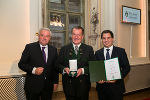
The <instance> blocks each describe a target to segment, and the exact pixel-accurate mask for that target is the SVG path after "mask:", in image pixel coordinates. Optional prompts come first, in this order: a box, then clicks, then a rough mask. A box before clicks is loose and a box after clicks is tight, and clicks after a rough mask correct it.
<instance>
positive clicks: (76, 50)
mask: <svg viewBox="0 0 150 100" xmlns="http://www.w3.org/2000/svg"><path fill="white" fill-rule="evenodd" d="M75 54H76V55H77V54H78V46H75Z"/></svg>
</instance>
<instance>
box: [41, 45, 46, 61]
mask: <svg viewBox="0 0 150 100" xmlns="http://www.w3.org/2000/svg"><path fill="white" fill-rule="evenodd" d="M44 49H45V47H42V53H43V58H44V61H45V63H46V53H45V51H44Z"/></svg>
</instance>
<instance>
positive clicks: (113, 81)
mask: <svg viewBox="0 0 150 100" xmlns="http://www.w3.org/2000/svg"><path fill="white" fill-rule="evenodd" d="M115 82H116V80H112V81H106V83H115Z"/></svg>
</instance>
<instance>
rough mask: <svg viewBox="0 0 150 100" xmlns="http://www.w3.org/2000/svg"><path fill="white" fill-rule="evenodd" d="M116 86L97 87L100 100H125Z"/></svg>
mask: <svg viewBox="0 0 150 100" xmlns="http://www.w3.org/2000/svg"><path fill="white" fill-rule="evenodd" d="M113 85H115V84H111V85H110V84H105V85H97V87H96V88H97V93H98V98H99V100H123V93H122V92H121V91H120V89H118V88H117V87H116V86H115V87H114V86H113Z"/></svg>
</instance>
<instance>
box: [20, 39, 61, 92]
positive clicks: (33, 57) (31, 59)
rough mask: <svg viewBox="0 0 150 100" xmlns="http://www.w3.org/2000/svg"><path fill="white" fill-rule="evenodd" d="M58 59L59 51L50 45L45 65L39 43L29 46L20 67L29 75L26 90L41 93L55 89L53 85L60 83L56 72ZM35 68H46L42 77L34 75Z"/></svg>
mask: <svg viewBox="0 0 150 100" xmlns="http://www.w3.org/2000/svg"><path fill="white" fill-rule="evenodd" d="M56 59H57V49H56V48H55V47H53V46H50V45H48V59H47V63H45V61H44V58H43V55H42V51H41V48H40V44H39V42H35V43H30V44H27V45H26V47H25V49H24V51H23V53H22V56H21V59H20V61H19V63H18V66H19V68H20V69H21V70H23V71H25V72H26V73H27V75H26V79H25V87H24V89H25V90H27V91H30V92H35V93H38V92H41V91H42V89H45V90H47V91H49V90H51V91H52V89H53V84H54V83H58V73H57V71H56V70H55V61H56ZM34 67H44V71H43V73H42V74H41V75H35V74H32V70H33V68H34Z"/></svg>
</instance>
